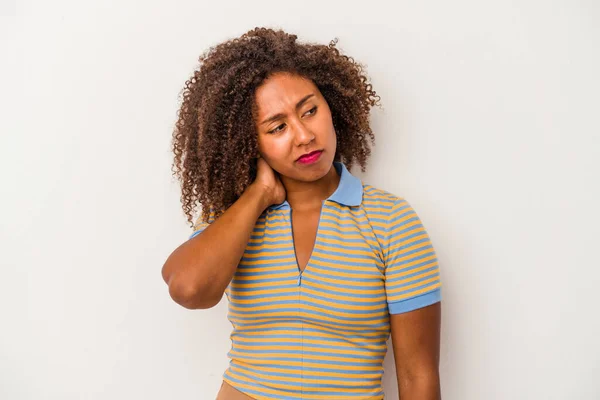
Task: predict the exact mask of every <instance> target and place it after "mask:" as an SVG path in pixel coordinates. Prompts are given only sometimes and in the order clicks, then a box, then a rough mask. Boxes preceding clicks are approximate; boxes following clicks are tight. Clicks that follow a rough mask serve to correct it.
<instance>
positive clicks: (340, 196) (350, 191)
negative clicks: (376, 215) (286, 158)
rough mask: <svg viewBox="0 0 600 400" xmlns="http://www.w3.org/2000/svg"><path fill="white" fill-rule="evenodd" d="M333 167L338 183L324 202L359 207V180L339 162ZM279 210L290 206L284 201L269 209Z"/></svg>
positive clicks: (360, 187)
mask: <svg viewBox="0 0 600 400" xmlns="http://www.w3.org/2000/svg"><path fill="white" fill-rule="evenodd" d="M333 166H334V167H335V169H336V171H337V173H338V174H339V175H340V183H339V185H338V187H337V189H336V190H335V192H333V194H332V195H331V196H329V197H328V198H327V199H326V200H325V201H334V202H336V203H339V204H341V205H344V206H349V207H352V206H359V205H360V203H362V197H363V185H362V182H361V180H360V179H359V178H357V177H356V176H354V175H352V174H351V173H350V171H348V169H347V168H346V166H345V165H344V164H343V163H341V162H339V161H334V163H333ZM280 208H290V204H289V203H288V202H287V200H284V201H283V203H281V204H275V205H272V206H270V207H269V209H272V210H278V209H280Z"/></svg>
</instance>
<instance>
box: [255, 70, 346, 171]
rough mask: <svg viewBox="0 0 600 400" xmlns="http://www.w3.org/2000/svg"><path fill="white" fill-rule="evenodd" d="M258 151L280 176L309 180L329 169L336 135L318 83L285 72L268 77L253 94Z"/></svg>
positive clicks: (334, 149)
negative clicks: (255, 105) (255, 106)
mask: <svg viewBox="0 0 600 400" xmlns="http://www.w3.org/2000/svg"><path fill="white" fill-rule="evenodd" d="M255 100H256V104H257V108H258V110H257V115H255V125H256V131H257V134H258V150H259V153H260V155H261V157H262V158H263V159H264V160H265V161H266V162H267V163H268V164H269V165H270V166H271V168H273V169H274V170H275V171H277V172H278V173H279V174H280V175H282V176H285V177H287V178H290V179H294V180H298V181H303V182H309V181H314V180H317V179H319V178H321V177H323V176H325V175H326V174H327V172H329V170H330V169H331V166H332V163H333V159H334V156H335V151H336V135H335V130H334V128H333V122H332V120H331V111H330V109H329V106H328V104H327V102H326V101H325V98H324V97H323V95H322V94H321V92H320V91H319V89H318V88H317V86H316V85H315V84H314V83H313V82H312V81H311V80H309V79H306V78H302V77H300V76H298V75H292V74H289V73H276V74H273V75H271V76H270V77H269V78H267V79H266V80H265V81H264V82H263V84H262V85H261V86H259V87H258V88H257V90H256V92H255Z"/></svg>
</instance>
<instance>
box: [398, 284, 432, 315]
mask: <svg viewBox="0 0 600 400" xmlns="http://www.w3.org/2000/svg"><path fill="white" fill-rule="evenodd" d="M441 300H442V289H441V288H437V289H435V290H434V291H432V292H428V293H425V294H421V295H419V296H417V297H413V298H410V299H407V300H400V301H395V302H392V303H388V310H389V313H390V314H400V313H405V312H408V311H413V310H416V309H418V308H422V307H426V306H430V305H432V304H435V303H437V302H439V301H441Z"/></svg>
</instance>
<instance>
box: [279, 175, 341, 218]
mask: <svg viewBox="0 0 600 400" xmlns="http://www.w3.org/2000/svg"><path fill="white" fill-rule="evenodd" d="M281 183H282V184H283V186H284V187H285V191H286V200H287V202H288V203H289V204H290V207H291V208H292V209H293V210H296V211H309V210H313V209H321V205H322V202H323V200H325V199H327V198H328V197H329V196H331V195H332V194H333V192H335V190H336V189H337V187H338V185H339V183H340V175H338V172H337V170H336V169H335V167H334V166H333V164H332V165H331V169H330V170H329V172H327V174H325V176H323V177H322V178H319V179H318V180H316V181H313V182H302V181H296V180H293V179H289V178H287V177H285V176H281Z"/></svg>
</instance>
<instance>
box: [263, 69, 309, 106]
mask: <svg viewBox="0 0 600 400" xmlns="http://www.w3.org/2000/svg"><path fill="white" fill-rule="evenodd" d="M310 93H313V94H314V95H315V96H319V94H320V92H319V89H318V88H317V86H316V85H315V84H314V83H313V82H312V81H311V80H310V79H307V78H304V77H301V76H299V75H293V74H290V73H287V72H278V73H276V74H273V75H271V76H270V77H268V78H267V79H265V81H264V82H263V83H262V84H261V85H260V86H259V87H258V88H257V89H256V91H255V93H254V98H255V100H256V106H257V111H258V115H263V114H266V113H272V112H283V111H285V109H286V108H292V109H293V108H294V107H295V106H296V103H297V102H298V101H299V100H300V99H302V98H303V97H304V96H306V95H307V94H310Z"/></svg>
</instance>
